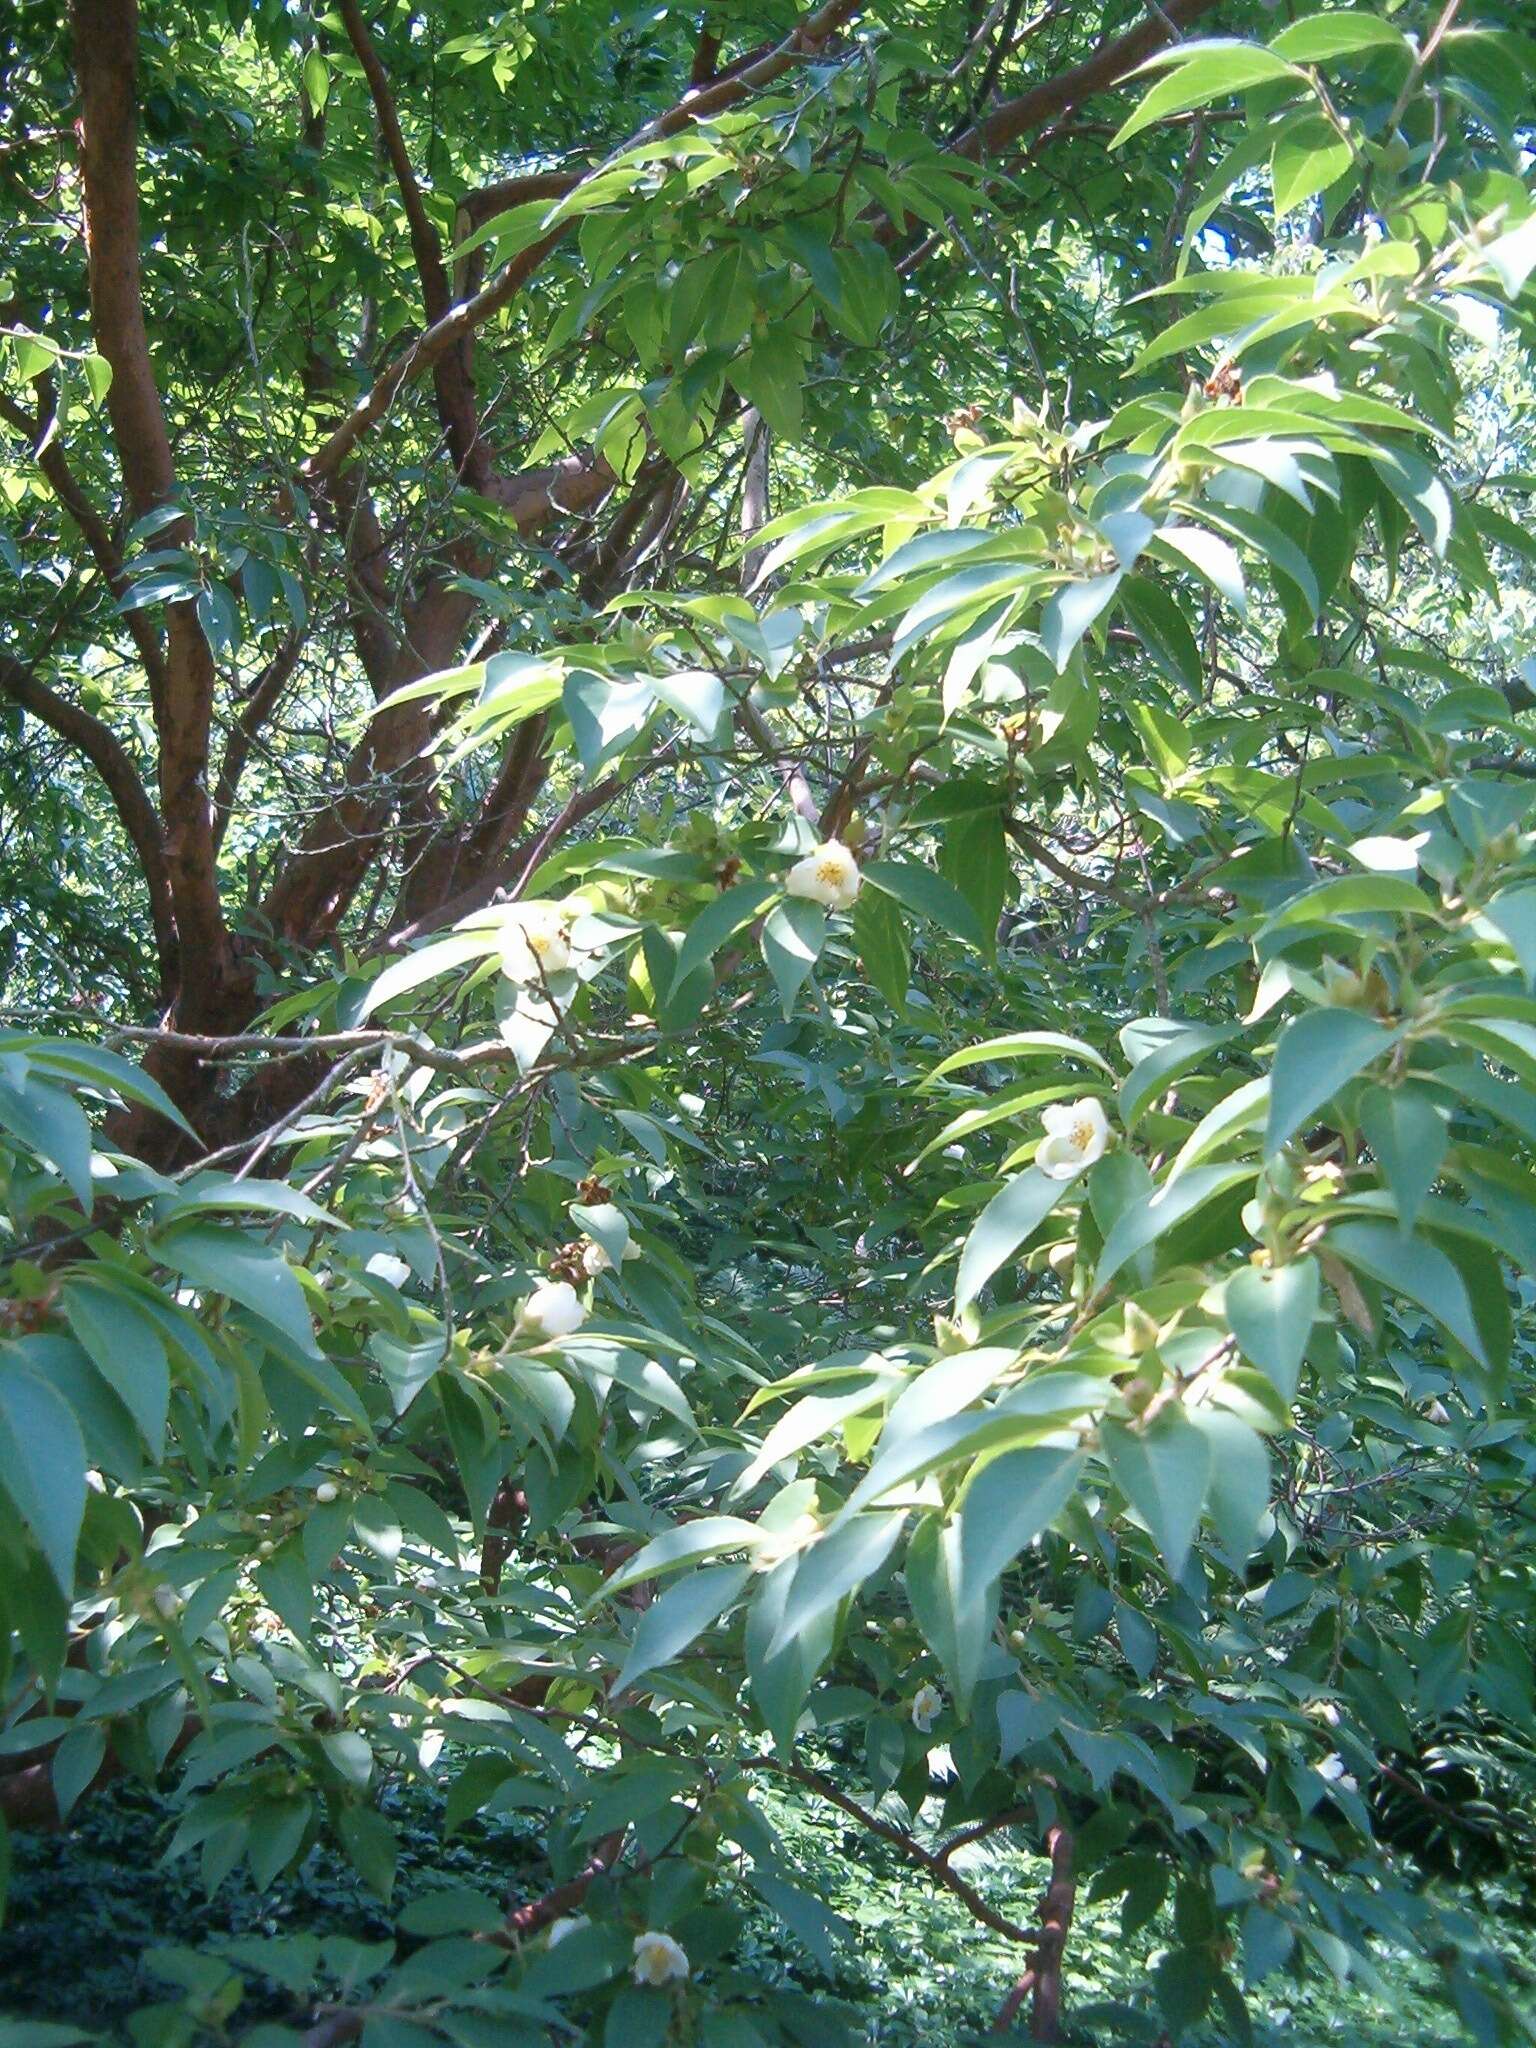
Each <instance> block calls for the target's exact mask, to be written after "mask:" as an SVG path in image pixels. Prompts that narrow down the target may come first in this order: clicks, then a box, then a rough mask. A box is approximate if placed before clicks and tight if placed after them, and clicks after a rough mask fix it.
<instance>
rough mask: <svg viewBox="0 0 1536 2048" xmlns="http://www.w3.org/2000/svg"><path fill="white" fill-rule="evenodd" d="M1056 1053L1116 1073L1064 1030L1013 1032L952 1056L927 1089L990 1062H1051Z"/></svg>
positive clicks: (933, 1075)
mask: <svg viewBox="0 0 1536 2048" xmlns="http://www.w3.org/2000/svg"><path fill="white" fill-rule="evenodd" d="M1052 1053H1060V1054H1062V1055H1064V1056H1065V1057H1066V1058H1068V1059H1074V1060H1086V1061H1087V1062H1088V1064H1089V1065H1090V1066H1094V1067H1097V1068H1099V1070H1100V1071H1101V1072H1102V1073H1105V1074H1113V1072H1114V1068H1113V1067H1111V1065H1110V1064H1109V1061H1108V1060H1107V1059H1105V1058H1104V1056H1103V1054H1102V1053H1097V1052H1095V1051H1094V1049H1093V1047H1092V1046H1091V1045H1087V1044H1085V1043H1084V1042H1083V1040H1082V1039H1081V1038H1069V1037H1068V1036H1067V1035H1066V1033H1065V1032H1061V1031H1010V1032H1009V1033H1008V1035H1007V1037H1006V1038H986V1039H983V1040H982V1042H981V1044H980V1045H968V1046H966V1047H965V1048H964V1050H963V1051H961V1052H952V1053H950V1055H949V1056H948V1058H947V1059H942V1060H940V1061H939V1064H938V1065H937V1066H936V1067H935V1068H934V1069H933V1070H932V1072H931V1073H930V1074H929V1075H928V1076H927V1080H925V1082H924V1086H925V1087H926V1086H927V1084H928V1082H929V1081H937V1080H938V1079H939V1078H940V1076H941V1075H944V1074H953V1073H955V1072H957V1071H958V1070H959V1069H960V1068H961V1067H976V1066H980V1065H982V1064H983V1063H984V1062H985V1061H988V1060H1029V1059H1048V1058H1049V1057H1050V1055H1051V1054H1052Z"/></svg>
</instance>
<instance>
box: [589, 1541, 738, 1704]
mask: <svg viewBox="0 0 1536 2048" xmlns="http://www.w3.org/2000/svg"><path fill="white" fill-rule="evenodd" d="M751 1577H752V1569H751V1566H750V1565H744V1564H717V1565H708V1566H706V1567H705V1569H704V1570H703V1571H700V1572H695V1573H694V1574H693V1576H692V1577H691V1578H687V1579H683V1580H681V1581H680V1582H679V1583H678V1584H677V1585H675V1586H670V1587H668V1589H667V1591H666V1592H665V1593H663V1594H662V1596H661V1598H660V1599H659V1600H657V1601H656V1602H655V1603H654V1604H653V1605H652V1606H650V1607H648V1608H647V1609H646V1610H645V1613H644V1614H643V1615H642V1616H641V1618H640V1626H639V1627H638V1628H637V1629H636V1630H635V1635H634V1640H633V1642H632V1643H631V1644H630V1646H629V1654H628V1655H627V1656H626V1657H625V1659H624V1664H623V1668H622V1669H621V1670H620V1672H619V1675H618V1677H617V1678H616V1679H615V1680H614V1684H613V1690H614V1692H615V1693H616V1694H617V1693H622V1692H627V1691H628V1690H629V1688H630V1687H631V1686H632V1685H634V1684H635V1682H636V1681H637V1680H638V1679H641V1678H643V1677H645V1675H646V1673H647V1672H650V1671H655V1670H657V1669H658V1668H659V1667H660V1666H662V1665H664V1664H670V1663H672V1662H673V1660H674V1659H675V1658H677V1657H680V1656H681V1655H682V1653H683V1651H684V1650H686V1649H687V1648H688V1646H689V1644H690V1643H692V1642H694V1641H695V1640H696V1639H697V1638H698V1637H699V1636H701V1635H702V1634H703V1633H704V1631H705V1629H707V1628H709V1627H710V1626H711V1625H712V1624H713V1623H714V1622H716V1621H718V1620H719V1618H720V1616H721V1615H722V1614H723V1613H724V1612H725V1610H726V1609H727V1608H728V1607H729V1606H731V1605H732V1603H733V1602H734V1601H735V1600H736V1599H737V1598H738V1597H739V1596H740V1595H741V1593H742V1592H744V1591H745V1589H746V1586H747V1583H748V1581H749V1580H750V1578H751Z"/></svg>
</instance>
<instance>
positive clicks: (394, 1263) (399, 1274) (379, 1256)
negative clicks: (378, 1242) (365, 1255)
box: [363, 1252, 411, 1287]
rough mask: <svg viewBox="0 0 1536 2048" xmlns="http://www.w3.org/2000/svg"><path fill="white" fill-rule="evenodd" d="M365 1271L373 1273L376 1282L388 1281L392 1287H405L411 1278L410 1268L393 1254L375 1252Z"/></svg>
mask: <svg viewBox="0 0 1536 2048" xmlns="http://www.w3.org/2000/svg"><path fill="white" fill-rule="evenodd" d="M363 1271H364V1272H365V1273H371V1274H372V1275H373V1277H374V1278H375V1280H387V1281H388V1282H389V1284H390V1286H391V1287H403V1286H404V1285H405V1283H406V1281H407V1280H409V1279H410V1277H411V1269H410V1267H409V1266H408V1265H407V1264H406V1263H405V1261H404V1259H397V1258H396V1257H395V1255H394V1253H393V1252H375V1253H374V1255H373V1257H372V1258H371V1259H370V1260H369V1261H368V1263H367V1265H365V1266H364V1268H363Z"/></svg>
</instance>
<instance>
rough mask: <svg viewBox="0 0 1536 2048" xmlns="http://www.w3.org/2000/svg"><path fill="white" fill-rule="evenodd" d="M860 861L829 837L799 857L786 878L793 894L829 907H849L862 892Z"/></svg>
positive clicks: (835, 908) (837, 908)
mask: <svg viewBox="0 0 1536 2048" xmlns="http://www.w3.org/2000/svg"><path fill="white" fill-rule="evenodd" d="M862 879H863V877H862V876H861V875H860V873H859V864H858V862H857V861H856V860H855V859H854V857H853V855H852V854H851V853H850V852H849V851H848V849H847V847H846V846H844V845H843V844H842V842H841V841H840V840H837V839H827V840H824V841H823V842H822V844H821V845H820V846H818V847H817V848H816V849H815V850H814V851H813V852H811V853H808V854H807V855H806V856H805V859H804V860H797V861H796V862H795V864H794V866H793V867H792V868H791V869H790V871H789V873H788V875H787V876H786V877H785V879H784V886H785V888H786V889H787V890H788V891H789V893H790V895H791V896H804V897H806V898H807V899H808V900H809V901H810V902H812V903H824V904H825V905H826V906H827V908H828V910H846V909H847V908H848V907H849V905H850V904H851V903H852V902H853V899H854V898H855V896H857V895H858V893H859V884H860V882H861V881H862Z"/></svg>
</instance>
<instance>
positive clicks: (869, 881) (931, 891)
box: [863, 860, 986, 949]
mask: <svg viewBox="0 0 1536 2048" xmlns="http://www.w3.org/2000/svg"><path fill="white" fill-rule="evenodd" d="M863 876H864V881H865V883H866V885H867V886H869V887H870V888H874V889H879V890H880V891H881V892H882V893H883V894H884V895H886V896H893V897H894V898H895V899H896V901H897V902H898V903H899V904H901V905H902V906H903V908H904V909H907V910H910V911H912V912H913V913H914V915H915V916H917V917H926V918H928V919H930V920H931V921H932V922H933V923H934V924H936V925H938V926H939V928H940V929H941V930H943V931H949V932H953V933H954V934H955V936H956V937H957V938H961V939H964V940H965V942H966V943H967V945H971V946H975V947H977V948H980V949H984V948H985V946H986V934H985V932H983V931H982V929H981V927H980V925H979V924H978V923H977V922H976V913H975V911H973V910H972V908H971V906H970V904H969V903H967V902H966V900H965V898H964V897H963V896H962V895H961V894H960V891H959V890H958V889H957V888H956V887H955V885H954V883H953V882H946V881H945V879H944V877H943V876H942V875H936V874H935V873H934V871H933V869H932V868H925V867H919V866H918V864H917V863H916V862H915V861H909V860H872V861H869V862H867V863H866V864H865V867H864V869H863Z"/></svg>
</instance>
